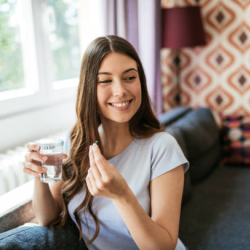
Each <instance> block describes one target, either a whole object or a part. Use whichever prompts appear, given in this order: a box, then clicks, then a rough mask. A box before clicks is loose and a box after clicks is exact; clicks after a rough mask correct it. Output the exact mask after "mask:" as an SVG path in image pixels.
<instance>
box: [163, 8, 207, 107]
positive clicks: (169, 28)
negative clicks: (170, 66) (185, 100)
mask: <svg viewBox="0 0 250 250" xmlns="http://www.w3.org/2000/svg"><path fill="white" fill-rule="evenodd" d="M162 29H163V32H162V34H163V35H162V48H171V49H175V50H176V57H175V64H176V74H177V96H176V102H177V104H178V105H180V103H181V97H180V76H179V75H180V62H181V59H180V49H181V48H185V47H194V46H199V45H205V44H206V41H205V33H204V29H203V23H202V17H201V12H200V7H199V6H186V7H174V8H167V9H162Z"/></svg>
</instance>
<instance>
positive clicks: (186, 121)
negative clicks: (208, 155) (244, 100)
mask: <svg viewBox="0 0 250 250" xmlns="http://www.w3.org/2000/svg"><path fill="white" fill-rule="evenodd" d="M171 126H173V127H178V128H180V129H181V131H182V134H183V138H184V140H185V144H186V149H187V153H188V159H189V160H191V159H192V158H194V157H197V156H199V155H201V154H203V153H205V152H207V151H208V150H210V149H211V148H212V147H214V145H215V144H217V143H219V128H218V127H217V125H216V123H215V120H214V117H213V114H212V112H211V110H210V109H209V108H199V109H196V110H194V111H192V112H188V113H187V114H186V115H185V116H184V117H182V118H181V119H179V120H177V121H176V122H174V123H172V124H171Z"/></svg>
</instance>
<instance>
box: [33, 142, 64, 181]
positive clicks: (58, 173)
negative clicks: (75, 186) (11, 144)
mask: <svg viewBox="0 0 250 250" xmlns="http://www.w3.org/2000/svg"><path fill="white" fill-rule="evenodd" d="M36 143H37V144H39V145H40V150H39V151H38V153H39V154H41V155H44V156H46V157H47V160H46V161H45V162H37V164H38V165H39V166H43V167H46V168H47V172H46V173H42V174H41V177H40V180H41V181H42V182H45V183H53V182H57V181H60V180H61V179H62V159H63V158H62V157H63V144H64V141H63V140H61V139H42V140H39V141H37V142H36Z"/></svg>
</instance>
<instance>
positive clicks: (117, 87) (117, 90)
mask: <svg viewBox="0 0 250 250" xmlns="http://www.w3.org/2000/svg"><path fill="white" fill-rule="evenodd" d="M126 92H127V90H126V86H125V83H124V82H123V81H121V80H116V81H114V84H113V95H114V96H116V97H121V96H124V95H126Z"/></svg>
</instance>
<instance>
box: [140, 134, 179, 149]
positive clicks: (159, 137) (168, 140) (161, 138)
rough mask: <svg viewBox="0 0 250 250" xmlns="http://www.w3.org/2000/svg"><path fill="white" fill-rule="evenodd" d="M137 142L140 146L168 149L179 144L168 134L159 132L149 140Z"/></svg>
mask: <svg viewBox="0 0 250 250" xmlns="http://www.w3.org/2000/svg"><path fill="white" fill-rule="evenodd" d="M135 142H136V143H137V144H140V145H150V146H152V147H161V146H163V147H166V146H167V145H173V144H176V143H177V141H176V139H175V138H174V137H173V136H172V135H171V134H169V133H167V132H158V133H155V134H154V135H152V136H150V137H148V138H143V139H136V140H135Z"/></svg>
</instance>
